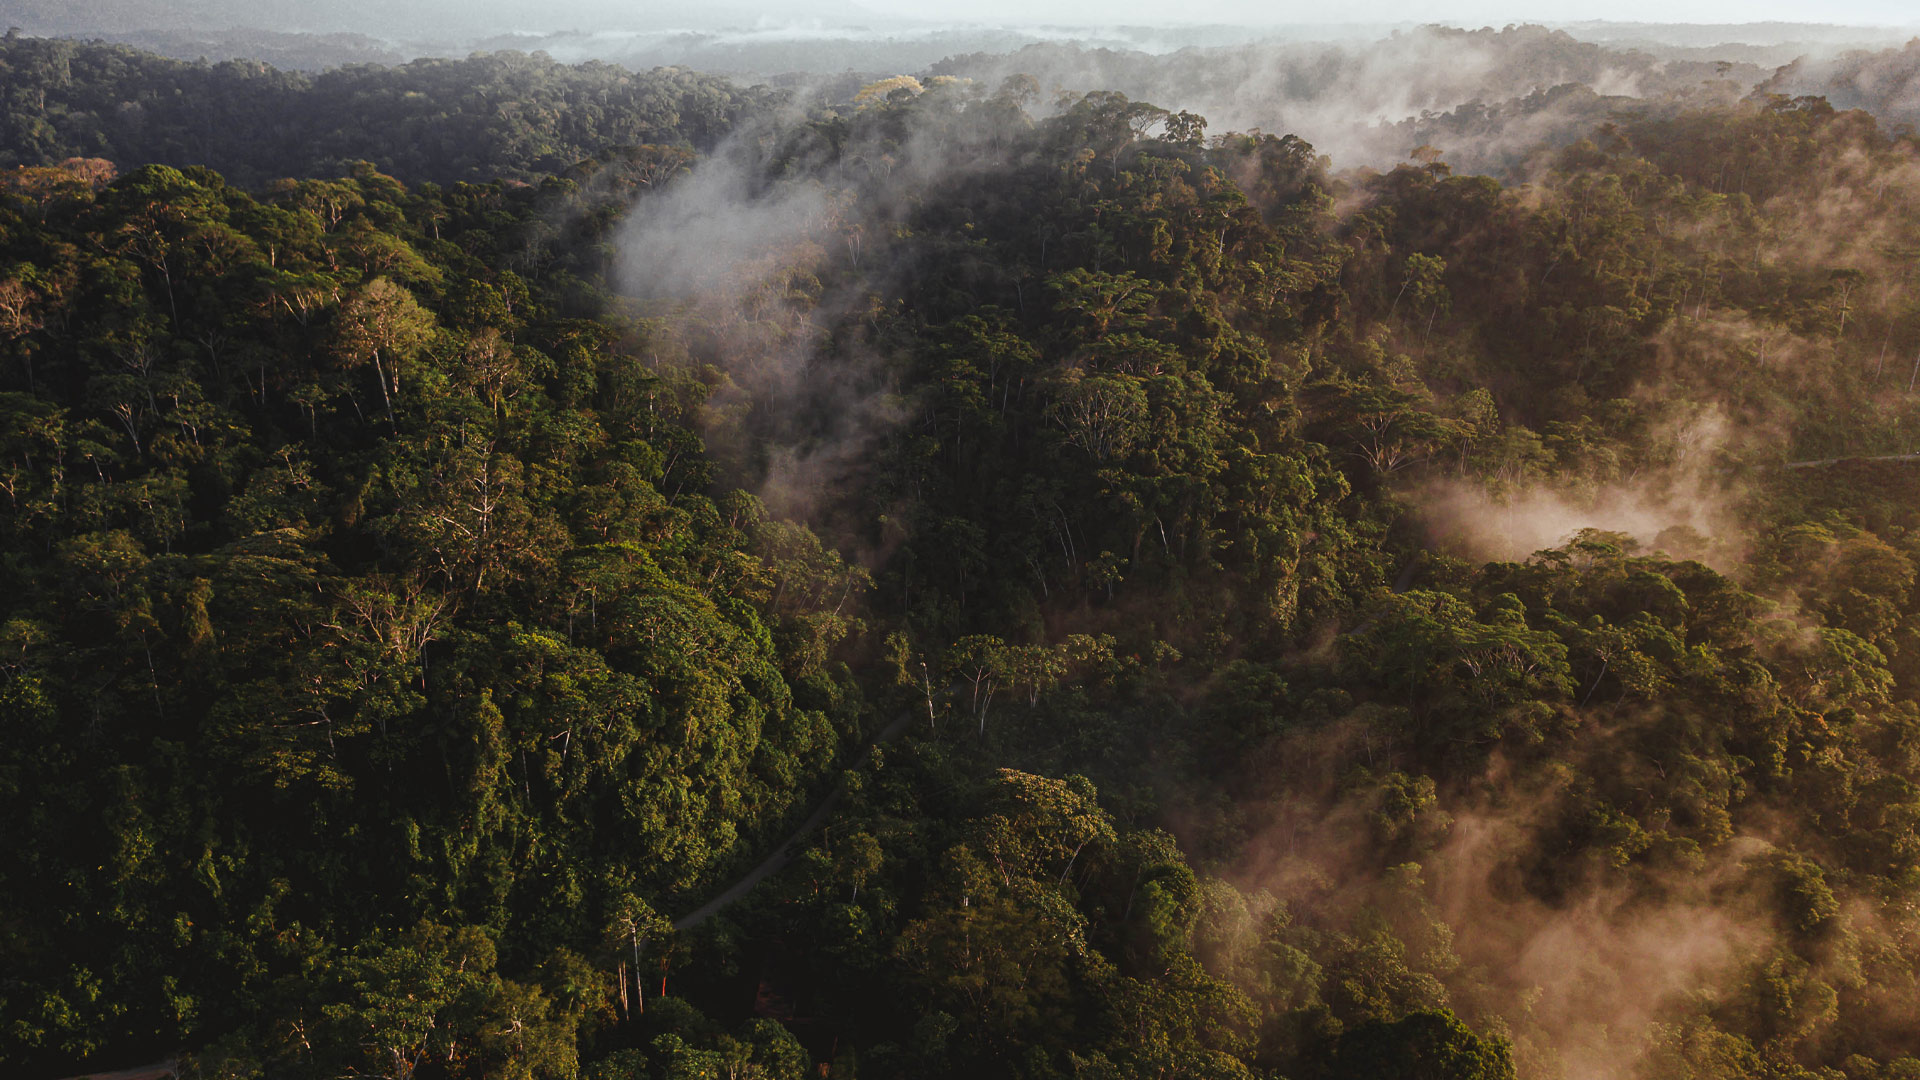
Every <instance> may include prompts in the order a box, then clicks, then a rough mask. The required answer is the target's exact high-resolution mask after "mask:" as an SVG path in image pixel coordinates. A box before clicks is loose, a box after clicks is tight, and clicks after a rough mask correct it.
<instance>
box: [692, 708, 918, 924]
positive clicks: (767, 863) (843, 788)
mask: <svg viewBox="0 0 1920 1080" xmlns="http://www.w3.org/2000/svg"><path fill="white" fill-rule="evenodd" d="M912 722H913V713H911V712H904V713H901V714H900V715H899V716H898V717H896V718H895V719H894V721H893V723H891V724H888V725H887V726H886V727H885V728H884V729H882V730H881V732H880V734H879V735H876V736H875V737H874V740H873V745H875V746H878V745H881V744H882V743H887V742H891V741H893V740H894V739H896V738H898V737H899V736H900V733H901V732H903V731H905V730H907V725H908V724H910V723H912ZM846 793H847V785H846V784H845V783H844V782H843V783H840V784H838V785H836V786H835V787H834V789H833V791H831V792H829V793H828V795H827V797H826V798H824V799H821V800H820V805H819V806H816V807H814V808H813V813H811V814H808V815H807V819H806V820H805V821H802V822H801V823H800V827H799V828H797V829H795V830H794V831H793V833H792V834H791V835H790V836H788V837H787V838H786V839H785V840H783V841H781V842H780V844H779V845H778V846H777V847H775V848H774V849H773V853H772V854H770V855H768V856H767V857H766V859H764V860H763V861H762V862H761V863H760V865H759V866H756V867H754V868H753V869H752V870H749V871H747V873H746V875H745V876H744V877H742V878H740V880H738V881H736V882H734V883H733V884H731V885H729V886H727V888H726V891H725V892H722V893H721V894H720V895H719V896H716V897H714V898H713V899H711V900H709V901H707V902H706V903H704V904H702V905H700V907H698V908H696V909H695V910H694V911H693V912H691V913H690V914H687V915H683V916H681V917H680V918H678V919H675V920H673V928H674V929H675V930H691V929H693V928H694V927H696V926H699V925H700V924H701V923H703V922H706V921H707V920H708V919H711V918H713V917H714V916H715V915H717V914H719V913H720V912H721V911H722V910H723V909H725V908H727V907H728V906H730V905H732V904H734V903H736V902H737V901H739V899H740V898H741V897H743V896H745V895H747V894H748V893H750V892H752V891H753V888H754V886H756V885H758V884H760V883H761V882H762V881H765V880H766V879H767V878H769V877H772V876H773V875H774V874H777V873H779V872H780V871H781V870H784V869H786V866H787V864H788V863H790V862H792V861H793V860H794V857H795V856H796V855H798V854H799V853H800V848H801V844H802V843H803V842H804V841H805V840H806V838H807V837H809V836H811V835H813V833H814V832H815V831H817V830H818V829H819V828H820V826H822V825H824V824H826V821H827V817H828V816H829V815H831V814H832V813H833V808H834V807H836V806H838V805H840V799H841V798H842V797H843V796H845V795H846Z"/></svg>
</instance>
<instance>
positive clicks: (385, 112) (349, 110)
mask: <svg viewBox="0 0 1920 1080" xmlns="http://www.w3.org/2000/svg"><path fill="white" fill-rule="evenodd" d="M0 80H3V81H4V83H5V87H6V89H5V93H4V99H5V100H4V103H3V104H0V148H4V149H0V165H7V166H12V165H50V164H54V163H57V162H59V161H61V160H63V159H66V158H105V159H107V160H110V161H112V162H114V163H115V164H116V165H118V166H120V167H121V169H122V170H131V169H133V168H135V167H137V166H140V165H147V164H160V165H174V166H179V167H184V166H188V165H205V166H207V167H209V168H212V169H214V170H216V171H218V172H220V173H222V174H224V175H225V176H226V177H227V178H228V179H229V180H231V181H233V182H234V183H236V184H240V185H243V186H253V185H258V184H261V183H264V182H266V181H268V180H272V179H275V178H278V177H282V176H296V177H303V178H305V177H332V176H338V175H341V174H343V173H344V172H346V171H347V169H348V168H349V167H350V166H351V164H352V163H353V162H356V161H371V162H373V163H374V164H375V165H376V166H377V167H379V169H380V170H381V171H383V172H387V173H391V174H393V175H395V176H399V177H401V178H403V179H405V180H407V181H409V182H420V181H433V182H436V183H441V184H451V183H454V182H456V181H463V180H464V181H474V182H482V183H484V182H487V181H492V180H497V179H509V180H518V181H538V180H539V179H540V178H542V177H544V176H546V175H548V174H551V173H556V172H559V171H561V170H563V169H565V168H567V167H568V166H570V165H572V164H573V163H574V162H576V161H580V160H582V159H584V158H588V157H593V156H596V155H599V154H604V153H606V152H607V151H609V150H612V149H615V148H620V147H634V146H642V145H649V144H659V145H692V146H697V147H701V148H705V147H710V146H711V145H713V144H714V143H715V142H716V141H718V140H719V139H720V137H721V136H722V135H724V134H725V133H726V132H727V131H728V130H729V129H730V128H731V127H732V126H733V125H734V123H735V122H736V121H737V120H738V119H739V118H740V117H741V116H742V115H743V113H745V112H746V111H748V110H750V109H753V108H755V107H757V106H759V105H760V104H763V102H761V101H760V100H759V98H758V96H757V95H756V93H753V92H747V91H743V90H740V89H738V88H736V87H735V86H734V85H733V84H731V83H729V82H728V81H727V80H725V79H722V78H719V77H716V76H706V75H699V74H695V73H694V72H690V71H686V70H682V69H677V68H661V69H658V70H655V71H651V72H631V71H627V70H625V69H623V68H618V67H614V66H612V65H607V64H599V63H594V64H586V65H579V66H568V65H564V64H559V63H556V62H554V61H553V60H552V59H550V58H548V57H546V56H545V55H544V54H537V55H532V56H529V55H527V54H524V53H512V52H501V53H481V54H476V55H474V56H470V57H468V58H466V59H464V60H441V59H423V60H415V61H413V62H412V63H409V64H405V65H401V66H397V67H381V66H377V65H373V64H357V65H351V66H347V67H341V68H336V69H334V70H331V71H327V72H324V73H319V74H309V73H305V72H293V71H277V70H275V69H273V68H270V67H268V66H267V65H265V64H262V63H258V62H255V61H245V60H228V61H223V62H221V63H217V64H207V63H204V62H202V63H188V62H185V61H180V60H168V59H164V58H162V57H158V56H154V55H153V54H151V53H144V52H140V51H138V50H135V49H131V48H127V47H124V46H115V45H106V44H99V43H93V44H83V43H78V42H73V41H64V40H58V39H44V38H24V37H10V38H7V39H6V40H5V41H3V42H0Z"/></svg>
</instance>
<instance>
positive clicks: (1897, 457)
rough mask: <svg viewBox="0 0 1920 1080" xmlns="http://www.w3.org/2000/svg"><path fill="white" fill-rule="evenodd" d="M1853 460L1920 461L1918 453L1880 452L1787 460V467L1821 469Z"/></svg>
mask: <svg viewBox="0 0 1920 1080" xmlns="http://www.w3.org/2000/svg"><path fill="white" fill-rule="evenodd" d="M1854 461H1920V454H1881V455H1880V456H1879V457H1830V458H1818V459H1816V460H1813V461H1789V462H1787V464H1786V466H1785V467H1786V468H1789V469H1821V468H1825V467H1827V466H1829V465H1842V464H1846V463H1848V462H1854Z"/></svg>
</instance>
